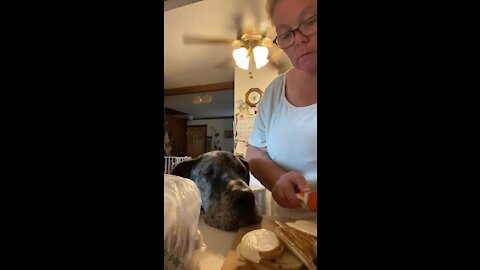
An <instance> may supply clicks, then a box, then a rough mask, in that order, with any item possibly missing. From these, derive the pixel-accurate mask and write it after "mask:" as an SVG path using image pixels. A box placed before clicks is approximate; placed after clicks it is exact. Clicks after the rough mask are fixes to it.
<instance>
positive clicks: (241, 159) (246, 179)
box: [235, 155, 250, 185]
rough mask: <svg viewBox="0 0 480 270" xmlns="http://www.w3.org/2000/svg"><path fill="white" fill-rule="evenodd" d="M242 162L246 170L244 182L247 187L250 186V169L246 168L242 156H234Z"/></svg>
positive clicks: (246, 164) (246, 163) (245, 161)
mask: <svg viewBox="0 0 480 270" xmlns="http://www.w3.org/2000/svg"><path fill="white" fill-rule="evenodd" d="M235 156H237V158H238V159H239V160H240V161H241V162H242V164H243V165H244V166H245V167H246V168H247V175H246V176H245V182H246V183H247V185H250V167H249V166H248V162H247V160H245V158H244V157H243V156H242V155H235Z"/></svg>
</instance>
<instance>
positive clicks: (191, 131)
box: [187, 125, 207, 158]
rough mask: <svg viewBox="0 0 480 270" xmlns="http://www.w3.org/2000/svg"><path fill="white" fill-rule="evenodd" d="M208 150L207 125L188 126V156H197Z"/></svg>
mask: <svg viewBox="0 0 480 270" xmlns="http://www.w3.org/2000/svg"><path fill="white" fill-rule="evenodd" d="M205 152H207V125H198V126H187V156H189V157H192V158H196V157H198V156H199V155H201V154H203V153H205Z"/></svg>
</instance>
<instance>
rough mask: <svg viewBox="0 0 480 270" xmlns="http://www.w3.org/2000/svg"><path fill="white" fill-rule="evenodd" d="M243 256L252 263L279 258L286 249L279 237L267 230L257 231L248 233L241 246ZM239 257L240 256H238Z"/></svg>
mask: <svg viewBox="0 0 480 270" xmlns="http://www.w3.org/2000/svg"><path fill="white" fill-rule="evenodd" d="M239 247H240V248H239V249H240V253H241V255H242V256H243V257H244V258H245V259H247V260H249V261H252V262H255V263H260V260H262V259H272V258H276V257H279V256H280V255H281V254H282V253H283V251H284V247H283V244H282V242H280V240H279V239H278V237H277V235H276V234H275V233H274V232H272V231H270V230H267V229H257V230H253V231H250V232H248V233H246V234H245V235H244V236H243V237H242V240H241V242H240V244H239ZM237 257H238V256H237Z"/></svg>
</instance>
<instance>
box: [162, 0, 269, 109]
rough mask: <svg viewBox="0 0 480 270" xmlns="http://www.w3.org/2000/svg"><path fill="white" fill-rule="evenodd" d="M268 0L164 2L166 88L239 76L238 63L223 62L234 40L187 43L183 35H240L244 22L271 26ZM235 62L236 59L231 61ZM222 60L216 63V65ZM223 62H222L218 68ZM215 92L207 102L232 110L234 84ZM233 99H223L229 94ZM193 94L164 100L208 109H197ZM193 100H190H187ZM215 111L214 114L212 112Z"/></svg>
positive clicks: (176, 106)
mask: <svg viewBox="0 0 480 270" xmlns="http://www.w3.org/2000/svg"><path fill="white" fill-rule="evenodd" d="M264 7H265V0H200V1H199V0H167V1H165V2H164V10H165V11H164V87H165V89H171V88H179V87H187V86H198V85H207V84H214V83H221V82H233V81H234V66H233V64H231V65H225V64H224V65H222V63H226V60H230V61H232V50H233V48H232V47H231V46H230V45H226V44H225V45H224V44H218V45H217V44H215V45H204V44H184V42H183V35H195V36H201V37H205V38H223V39H236V38H237V32H238V31H239V30H241V28H242V24H243V25H244V26H245V25H256V26H257V28H260V29H266V28H267V26H268V25H269V24H268V20H267V19H266V15H265V8H264ZM254 18H255V19H256V20H253V19H254ZM232 63H233V61H232ZM216 66H217V67H216ZM218 66H222V68H218ZM227 92H228V91H216V92H210V94H211V95H212V96H213V97H214V98H213V100H214V101H218V103H216V104H215V106H217V107H215V109H214V108H213V106H212V105H213V104H211V105H210V107H208V108H207V106H206V105H205V106H204V108H202V109H209V110H212V114H213V111H215V112H216V113H217V114H218V115H219V116H220V114H221V116H226V115H225V114H230V115H228V116H233V102H234V101H233V90H230V92H231V94H227ZM227 96H231V100H229V101H228V102H226V103H220V101H222V100H225V101H226V97H227ZM191 98H192V96H191V95H185V97H184V100H183V101H182V100H181V99H180V96H176V97H175V96H167V97H165V106H167V107H170V106H173V107H170V108H172V109H176V110H179V111H183V112H185V113H190V114H192V115H194V117H196V118H198V117H200V114H202V115H207V114H210V113H207V112H198V111H197V109H199V108H200V107H193V106H192V103H191ZM187 104H188V105H187ZM212 117H214V116H212Z"/></svg>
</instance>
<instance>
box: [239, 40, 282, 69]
mask: <svg viewBox="0 0 480 270" xmlns="http://www.w3.org/2000/svg"><path fill="white" fill-rule="evenodd" d="M271 43H272V42H271V40H270V39H269V38H266V37H265V38H262V36H261V35H250V34H244V35H243V36H242V37H241V38H240V40H235V41H234V42H232V46H234V47H236V49H234V50H233V52H232V55H233V59H235V63H236V64H237V66H238V67H240V68H241V69H244V70H248V69H249V67H250V59H253V61H254V62H255V67H256V68H257V69H259V68H262V67H263V66H265V65H266V64H267V63H268V61H269V60H268V46H269V45H270V46H271Z"/></svg>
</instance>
